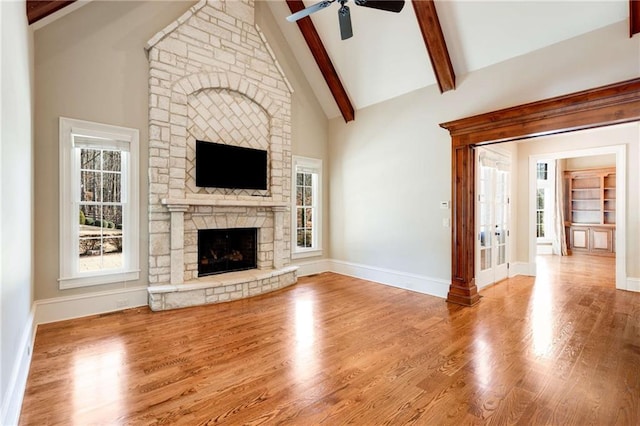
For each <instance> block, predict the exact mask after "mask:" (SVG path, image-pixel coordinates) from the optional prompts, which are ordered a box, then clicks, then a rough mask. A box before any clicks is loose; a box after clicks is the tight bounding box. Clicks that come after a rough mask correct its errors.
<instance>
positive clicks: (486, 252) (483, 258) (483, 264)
mask: <svg viewBox="0 0 640 426" xmlns="http://www.w3.org/2000/svg"><path fill="white" fill-rule="evenodd" d="M490 268H491V249H490V248H486V249H482V250H480V270H482V271H484V270H486V269H490Z"/></svg>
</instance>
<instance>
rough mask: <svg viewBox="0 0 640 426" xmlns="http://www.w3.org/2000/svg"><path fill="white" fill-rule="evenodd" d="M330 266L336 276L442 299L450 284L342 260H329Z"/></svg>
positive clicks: (445, 295)
mask: <svg viewBox="0 0 640 426" xmlns="http://www.w3.org/2000/svg"><path fill="white" fill-rule="evenodd" d="M331 265H332V267H331V271H332V272H335V273H337V274H341V275H347V276H349V277H354V278H360V279H363V280H369V281H374V282H377V283H380V284H385V285H389V286H391V287H397V288H402V289H404V290H410V291H415V292H417V293H423V294H428V295H430V296H436V297H440V298H442V299H444V298H446V297H447V293H448V292H449V284H450V282H449V281H447V280H443V279H439V278H431V277H427V276H424V275H417V274H412V273H409V272H402V271H396V270H392V269H386V268H378V267H375V266H369V265H362V264H358V263H352V262H344V261H342V260H331Z"/></svg>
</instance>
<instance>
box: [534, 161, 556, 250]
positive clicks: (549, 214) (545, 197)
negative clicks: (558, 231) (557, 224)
mask: <svg viewBox="0 0 640 426" xmlns="http://www.w3.org/2000/svg"><path fill="white" fill-rule="evenodd" d="M536 178H537V179H536V237H537V242H538V244H551V243H552V242H553V238H554V235H555V232H554V230H553V210H554V208H555V199H554V196H555V163H554V162H553V161H546V160H541V161H538V162H537V164H536Z"/></svg>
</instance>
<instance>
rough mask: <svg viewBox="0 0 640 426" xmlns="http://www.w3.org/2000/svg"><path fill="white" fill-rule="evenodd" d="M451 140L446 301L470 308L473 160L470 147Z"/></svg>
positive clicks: (473, 291) (473, 297) (473, 296)
mask: <svg viewBox="0 0 640 426" xmlns="http://www.w3.org/2000/svg"><path fill="white" fill-rule="evenodd" d="M461 142H462V141H461V138H458V137H454V138H453V152H452V159H451V162H452V164H451V171H452V175H451V176H452V180H453V182H452V185H451V203H452V206H451V212H452V215H453V218H452V222H451V229H452V233H451V286H450V288H449V294H448V295H447V301H448V302H452V303H457V304H459V305H465V306H472V305H475V304H476V303H478V301H480V295H479V294H478V288H477V287H476V280H475V278H474V276H475V274H474V259H475V238H474V236H475V230H474V217H475V202H474V201H475V184H474V183H475V161H474V151H473V147H472V146H471V145H465V144H463V143H461Z"/></svg>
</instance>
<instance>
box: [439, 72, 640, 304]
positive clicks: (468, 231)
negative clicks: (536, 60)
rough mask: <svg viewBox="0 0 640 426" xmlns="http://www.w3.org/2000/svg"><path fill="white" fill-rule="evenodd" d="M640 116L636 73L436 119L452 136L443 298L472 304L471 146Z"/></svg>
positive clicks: (474, 298)
mask: <svg viewBox="0 0 640 426" xmlns="http://www.w3.org/2000/svg"><path fill="white" fill-rule="evenodd" d="M639 120H640V78H636V79H633V80H627V81H623V82H619V83H614V84H610V85H607V86H602V87H598V88H594V89H589V90H585V91H582V92H577V93H572V94H569V95H563V96H558V97H555V98H551V99H547V100H543V101H538V102H533V103H529V104H524V105H520V106H516V107H512V108H507V109H502V110H498V111H494V112H490V113H486V114H481V115H476V116H472V117H468V118H463V119H460V120H454V121H450V122H446V123H442V124H440V126H441V127H443V128H445V129H447V130H448V131H449V134H450V136H451V149H452V156H451V157H452V171H451V172H452V173H451V178H452V188H451V192H452V197H451V200H452V205H451V213H452V221H451V227H452V230H451V232H452V233H451V240H452V245H451V285H450V288H449V294H448V296H447V301H449V302H452V303H456V304H461V305H465V306H472V305H474V304H476V303H478V301H479V297H480V296H479V295H478V289H477V287H476V284H475V277H474V271H475V246H474V233H475V232H474V230H475V211H474V204H475V202H474V201H475V196H476V194H475V164H474V161H473V147H474V146H479V145H484V144H488V143H496V142H509V141H514V140H521V139H527V138H533V137H535V136H543V135H552V134H557V133H564V132H568V131H575V130H584V129H590V128H596V127H603V126H609V125H614V124H622V123H629V122H633V121H639Z"/></svg>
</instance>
